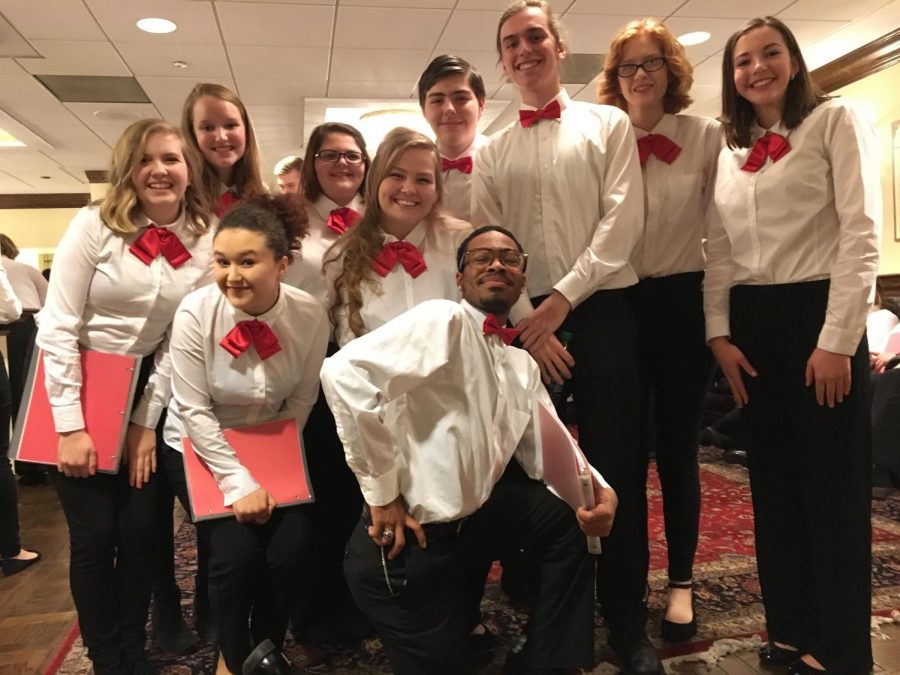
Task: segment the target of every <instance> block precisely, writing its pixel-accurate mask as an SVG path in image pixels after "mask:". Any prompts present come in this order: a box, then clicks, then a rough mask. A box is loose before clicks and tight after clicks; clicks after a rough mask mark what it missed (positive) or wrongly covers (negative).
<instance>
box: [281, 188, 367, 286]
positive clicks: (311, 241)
mask: <svg viewBox="0 0 900 675" xmlns="http://www.w3.org/2000/svg"><path fill="white" fill-rule="evenodd" d="M345 206H347V207H349V208H351V209H353V210H354V211H357V212H358V213H359V214H360V215H362V214H363V213H365V210H366V207H365V204H364V203H363V201H362V198H360V197H358V196H357V197H356V198H354V199H353V201H351V202H350V203H349V204H345ZM337 208H340V206H339V205H338V204H336V203H335V202H333V201H331V200H330V199H329V198H328V197H326V196H325V195H320V196H319V198H318V199H317V200H316V201H315V202H313V203H312V204H307V205H306V215H307V217H308V218H309V234H307V235H306V236H305V237H304V238H303V239H302V244H301V248H300V255H299V257H296V256H295V258H294V262H292V263H291V264H290V265H288V269H287V274H285V276H284V283H286V284H288V285H290V286H293V287H294V288H299V289H301V290H304V291H306V292H307V293H309V294H310V295H312V296H313V297H314V298H315V299H316V300H318V301H319V302H321V303H323V304H324V303H325V296H326V295H327V291H326V288H327V286H326V284H325V277H324V276H323V274H322V260H323V259H324V257H325V252H326V251H327V250H328V249H329V248H331V245H332V244H334V242H336V241H337V240H338V239H340V237H341V235H339V234H338V233H337V232H335V231H334V230H332V229H331V228H330V227H328V226H327V225H326V223H327V222H328V216H329V214H330V213H331V212H332V211H333V210H334V209H337Z"/></svg>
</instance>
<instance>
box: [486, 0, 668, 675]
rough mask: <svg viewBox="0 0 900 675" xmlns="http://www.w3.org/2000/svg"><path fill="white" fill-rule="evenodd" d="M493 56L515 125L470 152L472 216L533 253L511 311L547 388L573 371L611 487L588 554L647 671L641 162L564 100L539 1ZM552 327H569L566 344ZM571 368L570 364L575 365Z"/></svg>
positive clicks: (517, 7) (599, 119) (626, 136)
mask: <svg viewBox="0 0 900 675" xmlns="http://www.w3.org/2000/svg"><path fill="white" fill-rule="evenodd" d="M496 48H497V53H498V55H499V57H500V60H501V62H502V64H503V71H504V73H505V74H506V75H507V76H508V77H509V78H510V79H511V80H512V83H513V84H514V85H515V87H516V89H517V90H518V91H519V95H520V97H521V99H522V103H523V104H524V106H523V108H522V109H521V110H520V111H519V120H518V121H516V122H514V123H513V124H511V125H510V126H508V127H506V128H505V129H503V130H501V131H499V132H498V133H497V134H495V135H493V136H491V138H490V139H489V140H488V142H487V143H486V144H485V145H484V146H482V147H481V148H480V149H479V150H478V154H477V157H476V159H475V166H476V170H475V174H474V177H473V179H472V221H473V223H474V224H476V225H485V224H499V225H502V226H504V227H506V228H507V229H509V230H510V231H512V232H513V233H515V235H516V236H517V237H518V238H519V239H520V240H521V241H522V245H523V246H524V247H525V249H526V250H527V251H528V252H529V256H530V257H529V274H528V283H527V294H528V297H529V298H530V299H531V301H532V303H533V304H534V305H536V308H535V309H533V310H531V311H530V312H526V313H525V315H524V318H523V317H522V316H517V315H516V312H514V316H513V319H514V320H515V319H518V321H517V323H516V327H517V328H521V329H522V333H521V336H520V340H521V341H522V344H523V346H524V347H525V348H526V349H528V350H529V351H530V352H531V354H532V356H533V357H534V358H535V360H536V361H537V362H538V365H539V366H540V368H541V373H542V375H543V377H544V381H545V382H550V381H554V382H556V383H558V384H562V383H563V382H564V381H565V380H566V379H568V378H571V392H572V394H573V396H574V401H575V411H576V422H577V425H578V434H579V442H580V443H581V447H582V448H583V449H584V451H585V454H586V455H587V458H588V460H589V461H590V462H591V464H592V465H593V466H595V467H597V468H598V469H599V470H600V471H601V472H602V473H603V475H604V476H606V478H607V480H609V481H610V483H611V484H613V485H615V487H616V492H617V493H618V495H619V509H618V512H617V515H616V526H615V528H613V531H612V534H611V535H610V537H609V539H608V540H607V542H606V544H605V545H604V550H603V555H602V556H600V557H599V558H598V560H597V597H598V599H599V601H600V604H601V606H602V612H603V616H604V619H605V621H606V625H607V628H608V630H609V643H610V646H611V647H612V649H613V651H615V653H616V655H617V656H618V657H619V661H620V663H621V664H622V668H623V670H624V671H625V672H626V673H634V674H638V675H655V674H656V673H659V672H661V666H660V663H659V659H658V658H657V656H656V652H655V650H654V649H653V647H652V645H651V643H650V642H649V639H648V638H647V635H646V627H645V625H644V624H645V615H646V602H645V593H646V590H647V583H646V582H647V568H648V565H649V555H648V552H647V537H648V534H647V496H646V470H645V462H642V461H641V453H640V437H641V424H640V414H639V410H640V394H641V390H640V375H639V371H638V364H637V335H636V331H635V324H634V316H633V313H632V310H631V308H630V306H629V304H628V301H627V298H626V295H625V289H626V288H627V287H629V286H633V285H634V284H636V283H637V282H638V276H637V274H636V273H635V270H634V268H633V266H632V264H631V262H630V258H631V254H632V250H633V249H634V246H635V244H636V243H637V241H638V239H639V238H640V235H641V232H642V230H643V226H644V209H643V190H642V179H641V166H640V163H639V161H638V153H637V149H636V147H635V139H634V133H633V132H632V129H631V122H630V121H629V119H628V116H627V115H626V114H625V113H624V112H623V111H622V110H619V109H618V108H614V107H612V106H600V105H593V104H590V103H583V102H580V101H573V100H571V98H569V95H568V94H567V93H566V90H565V89H563V87H562V84H561V81H560V70H559V69H560V63H561V62H562V61H563V60H564V59H565V58H566V54H567V49H566V45H565V43H564V42H563V41H562V40H561V38H560V25H559V21H558V19H557V18H556V17H555V16H554V14H553V11H552V9H551V8H550V5H549V4H548V3H547V2H546V1H545V0H519V1H518V2H515V3H513V4H512V5H511V6H510V7H509V8H508V9H507V10H506V11H505V12H504V13H503V15H502V16H501V18H500V22H499V24H498V26H497V40H496ZM557 331H565V332H567V333H569V334H570V335H571V339H570V340H569V341H568V345H567V347H568V349H567V348H566V346H564V345H563V344H562V343H561V342H560V340H559V339H558V337H557V335H556V334H557ZM573 367H574V370H572V368H573Z"/></svg>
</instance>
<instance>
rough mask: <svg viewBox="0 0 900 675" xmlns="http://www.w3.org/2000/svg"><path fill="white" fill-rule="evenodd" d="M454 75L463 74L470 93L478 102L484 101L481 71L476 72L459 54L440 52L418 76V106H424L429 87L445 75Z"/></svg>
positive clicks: (485, 95) (485, 96) (484, 94)
mask: <svg viewBox="0 0 900 675" xmlns="http://www.w3.org/2000/svg"><path fill="white" fill-rule="evenodd" d="M454 75H465V76H466V79H467V80H468V83H469V87H470V88H471V89H472V93H473V94H475V98H477V99H478V101H479V103H484V100H485V98H487V94H486V93H485V89H484V80H483V79H481V73H479V72H478V69H477V68H476V67H475V66H473V65H472V64H471V63H469V62H468V61H466V60H465V59H463V58H460V57H459V56H454V55H453V54H441V55H440V56H436V57H434V58H433V59H432V60H431V63H429V64H428V67H427V68H426V69H425V71H424V72H423V73H422V74H421V75H420V76H419V106H420V107H422V108H424V107H425V97H426V96H427V95H428V90H429V89H431V88H432V87H433V86H434V85H435V84H437V83H438V82H439V81H440V80H443V79H444V78H445V77H452V76H454Z"/></svg>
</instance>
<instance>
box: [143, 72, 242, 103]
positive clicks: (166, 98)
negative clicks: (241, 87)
mask: <svg viewBox="0 0 900 675" xmlns="http://www.w3.org/2000/svg"><path fill="white" fill-rule="evenodd" d="M137 81H138V82H139V83H140V85H141V87H143V89H144V91H145V92H146V94H147V96H149V97H150V100H151V101H153V102H154V103H155V104H157V105H159V104H167V103H177V104H178V105H181V103H183V102H184V99H186V98H187V95H188V94H189V93H191V89H193V88H194V86H195V85H197V84H200V83H201V82H214V83H216V84H221V85H223V86H225V87H228V88H229V89H231V90H232V91H234V90H235V86H234V80H232V79H231V78H230V77H225V78H210V79H207V78H199V77H139V78H137Z"/></svg>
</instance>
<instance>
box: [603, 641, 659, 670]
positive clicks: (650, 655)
mask: <svg viewBox="0 0 900 675" xmlns="http://www.w3.org/2000/svg"><path fill="white" fill-rule="evenodd" d="M610 647H612V649H613V651H614V652H615V654H616V658H618V659H619V668H620V669H621V670H622V675H663V673H664V672H665V671H663V667H662V663H660V661H659V657H658V656H657V655H656V649H654V648H653V645H652V644H650V640H648V639H647V638H646V637H644V638H643V639H641V640H638V641H635V642H631V643H629V644H626V645H623V646H620V647H618V648H616V647H614V646H613V645H610Z"/></svg>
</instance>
